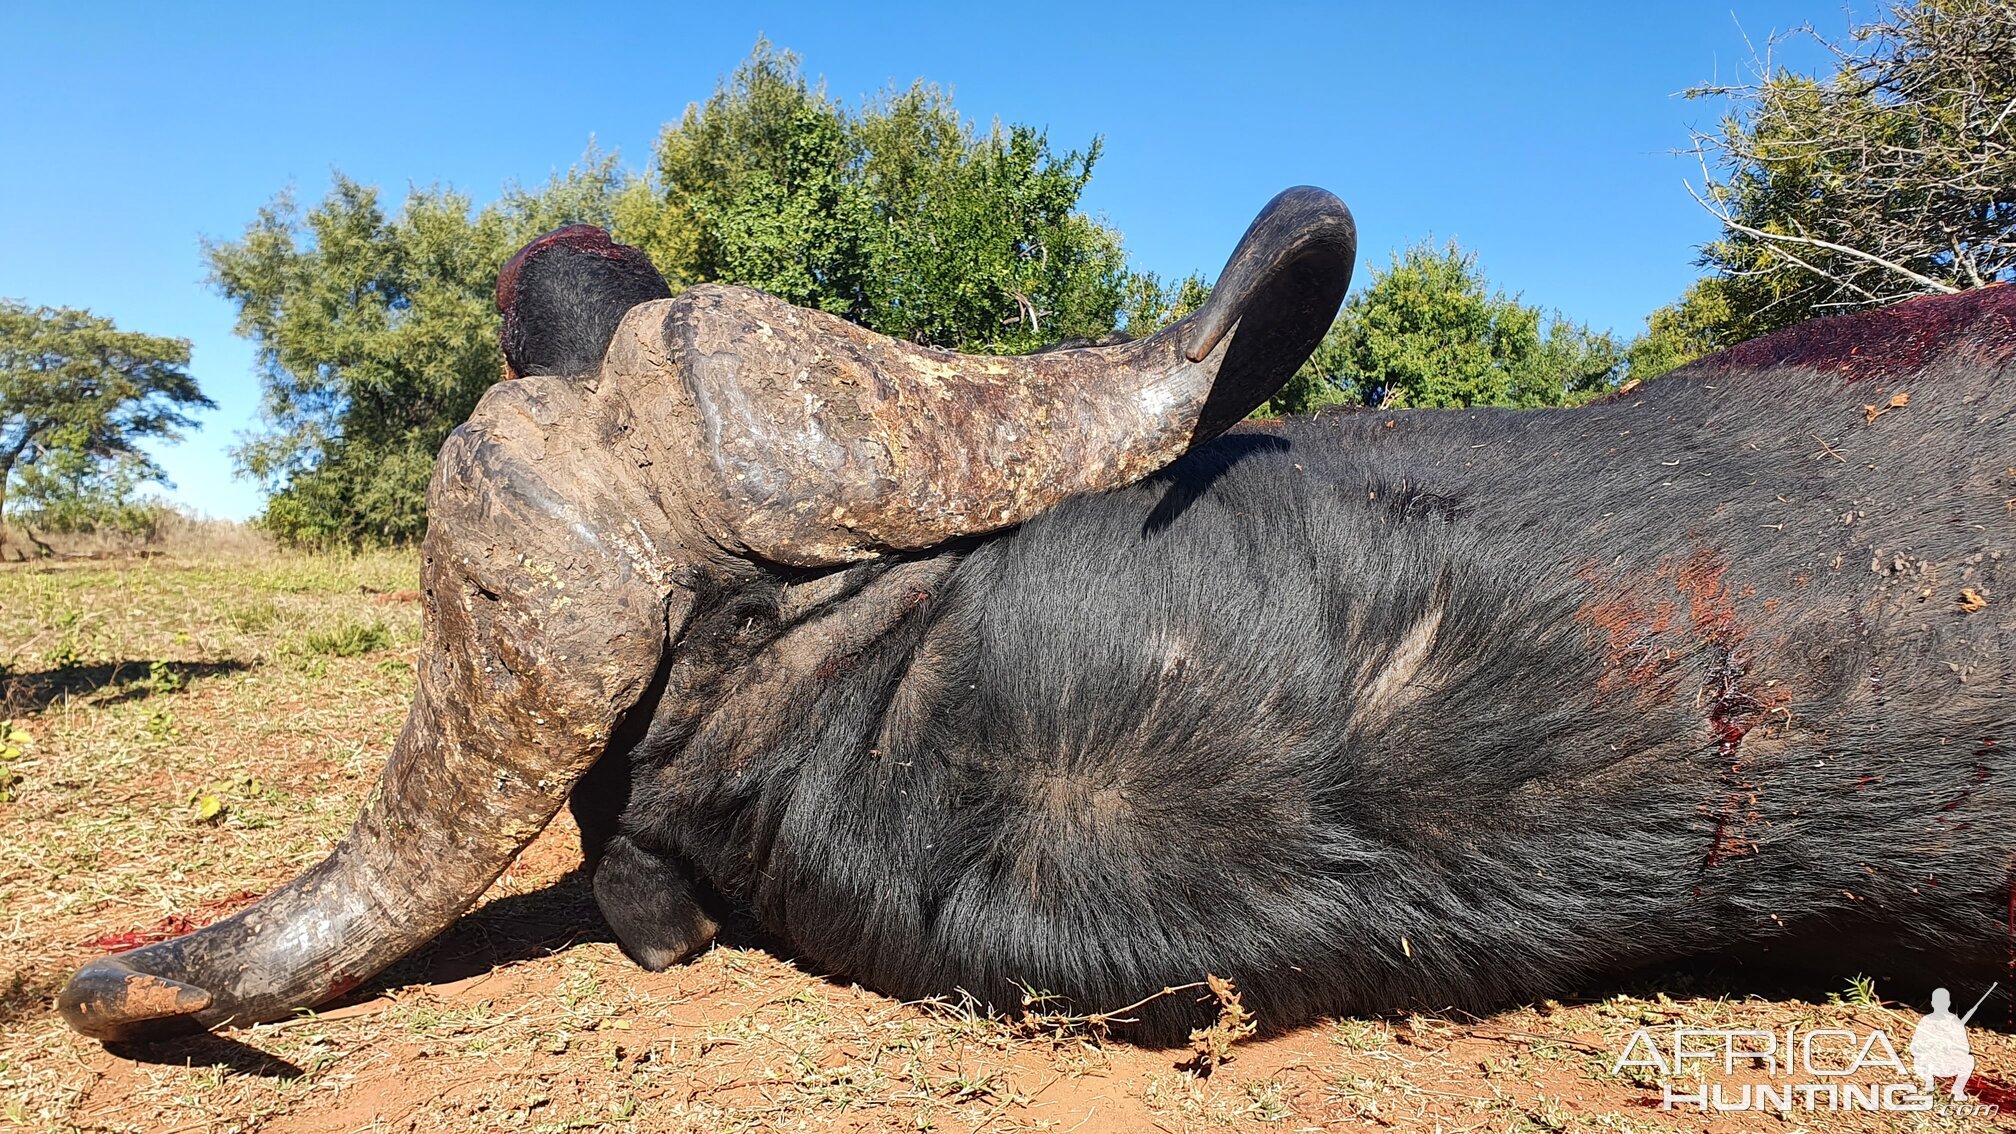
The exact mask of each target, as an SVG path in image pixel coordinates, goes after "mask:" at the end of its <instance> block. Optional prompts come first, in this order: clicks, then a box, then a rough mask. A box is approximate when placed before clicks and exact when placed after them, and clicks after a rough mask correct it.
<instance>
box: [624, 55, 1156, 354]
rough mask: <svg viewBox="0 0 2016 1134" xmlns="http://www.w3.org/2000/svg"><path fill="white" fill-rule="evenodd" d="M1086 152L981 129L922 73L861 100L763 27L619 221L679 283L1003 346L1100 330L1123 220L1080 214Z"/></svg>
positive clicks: (689, 114)
mask: <svg viewBox="0 0 2016 1134" xmlns="http://www.w3.org/2000/svg"><path fill="white" fill-rule="evenodd" d="M1098 158H1099V143H1098V141H1097V140H1096V139H1095V140H1094V141H1093V142H1092V144H1091V145H1090V146H1088V147H1087V148H1086V149H1085V150H1083V151H1076V150H1073V151H1069V152H1066V153H1063V154H1057V153H1054V152H1052V150H1051V148H1050V145H1049V141H1048V139H1047V138H1046V137H1045V135H1044V134H1042V133H1041V132H1040V131H1037V130H1035V129H1033V128H1030V127H1027V126H1008V127H1003V126H1000V125H998V124H997V125H996V126H995V127H994V128H992V129H991V130H989V131H987V132H985V133H982V132H980V131H978V130H976V129H975V128H974V126H973V125H972V124H971V123H970V122H968V121H966V120H965V119H964V118H962V117H961V116H960V115H959V112H958V110H957V109H956V108H955V107H954V106H953V104H952V101H951V99H950V97H949V96H948V95H946V94H945V92H944V91H942V90H940V89H939V88H937V87H934V86H931V85H929V84H925V83H917V84H914V85H912V86H911V87H909V88H908V89H906V90H901V91H892V92H888V93H885V94H884V95H883V96H882V97H881V98H879V99H877V100H874V101H872V102H870V103H869V104H868V105H866V106H864V107H862V108H861V109H860V110H858V111H850V110H848V109H847V108H846V107H844V106H842V105H840V104H839V103H837V102H835V101H833V100H832V99H830V98H828V97H827V95H826V93H825V91H824V90H823V89H820V88H817V87H814V86H812V85H811V84H810V83H808V82H807V81H806V79H805V77H804V75H803V73H802V72H801V71H800V69H799V63H798V57H797V56H795V55H793V54H791V53H789V52H784V51H778V50H775V49H774V48H772V47H771V46H770V45H769V44H768V43H765V42H761V41H759V42H758V43H757V45H756V49H755V51H754V53H752V54H751V56H750V57H749V58H748V60H746V61H745V62H744V63H743V64H742V66H741V67H740V68H738V69H737V70H736V72H735V74H734V76H733V78H732V79H731V80H729V81H728V82H725V83H724V84H722V86H721V87H720V88H718V89H717V90H716V91H715V92H714V94H713V96H712V97H711V98H709V99H708V100H707V102H706V103H705V104H702V105H694V106H691V107H688V108H687V111H686V114H685V116H684V117H683V118H682V119H681V120H680V121H679V122H678V123H677V124H674V125H668V126H667V127H666V128H665V130H664V133H663V134H662V135H661V136H660V138H659V141H658V147H657V159H658V161H657V168H656V171H655V174H654V175H653V177H652V178H651V180H650V182H649V189H648V190H647V191H645V192H643V193H639V192H636V191H635V190H633V191H632V192H631V193H630V194H628V195H626V196H625V198H624V200H623V202H622V205H621V206H620V207H619V209H618V220H619V225H618V231H619V234H620V235H622V236H623V237H624V238H625V239H627V240H631V241H632V242H634V243H636V244H638V246H639V247H642V248H643V249H644V250H645V251H646V252H647V253H649V254H650V255H651V257H652V260H653V261H654V262H655V263H657V264H658V265H659V267H660V270H661V271H664V272H665V273H666V277H667V278H668V279H669V280H671V281H672V283H673V285H674V286H675V287H677V286H679V285H681V284H684V283H698V282H702V281H710V280H718V281H724V282H730V283H741V284H747V285H749V286H752V287H758V288H761V289H763V290H764V291H768V292H770V293H772V294H774V295H777V296H780V297H782V298H784V299H786V300H789V301H790V302H792V303H796V304H799V305H801V306H805V307H815V308H819V309H821V310H824V311H830V312H832V313H834V314H836V315H842V316H845V317H846V318H848V319H851V320H853V321H855V322H857V323H860V324H862V325H864V326H867V327H870V328H873V329H874V330H877V331H880V332H882V333H883V334H886V335H893V336H896V337H899V338H905V339H909V340H911V341H914V342H920V343H927V344H930V345H933V346H942V347H947V348H951V349H957V350H966V351H978V352H989V353H1013V352H1018V351H1025V350H1030V349H1034V348H1037V347H1042V346H1048V345H1051V344H1054V343H1056V342H1058V341H1059V340H1061V339H1066V338H1074V337H1097V336H1099V335H1102V334H1104V333H1106V332H1109V331H1111V330H1112V329H1113V326H1114V322H1115V320H1116V318H1117V314H1118V310H1119V307H1120V303H1121V299H1122V291H1123V290H1124V288H1125V285H1126V259H1125V256H1124V254H1123V253H1122V251H1121V248H1120V239H1119V236H1118V234H1116V233H1114V232H1112V231H1111V230H1110V229H1107V228H1106V227H1104V226H1103V225H1100V224H1099V223H1098V222H1096V221H1094V220H1092V219H1091V218H1089V217H1086V216H1085V215H1083V214H1082V213H1079V212H1078V211H1077V204H1078V198H1079V196H1080V194H1081V193H1082V192H1083V191H1084V188H1085V185H1086V182H1087V181H1088V180H1090V178H1091V176H1092V168H1093V166H1094V165H1095V164H1096V163H1097V161H1098Z"/></svg>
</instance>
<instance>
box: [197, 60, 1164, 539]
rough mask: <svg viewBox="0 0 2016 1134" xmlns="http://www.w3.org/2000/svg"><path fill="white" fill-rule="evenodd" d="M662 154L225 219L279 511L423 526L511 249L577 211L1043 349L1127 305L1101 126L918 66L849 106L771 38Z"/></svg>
mask: <svg viewBox="0 0 2016 1134" xmlns="http://www.w3.org/2000/svg"><path fill="white" fill-rule="evenodd" d="M656 157H657V164H656V167H655V169H654V170H653V171H651V172H649V173H647V174H630V173H626V172H625V171H623V170H622V169H621V168H620V167H619V166H618V164H617V162H616V159H615V158H613V157H608V156H603V155H598V154H596V153H595V152H594V151H592V150H591V151H590V153H589V155H588V157H587V158H586V159H585V160H584V161H583V162H582V164H580V165H578V166H576V167H575V168H573V169H571V170H569V171H568V172H567V173H566V174H565V175H562V176H558V177H555V178H554V179H552V180H551V181H549V182H548V183H547V184H546V185H544V186H542V187H539V188H536V189H531V190H527V189H523V188H520V187H516V186H513V187H510V188H508V189H507V191H506V192H505V194H504V197H503V199H501V200H500V201H497V202H495V203H493V204H490V205H486V206H484V207H482V208H480V209H479V208H476V207H474V205H473V203H472V202H471V201H470V199H469V198H467V197H466V196H463V195H461V194H458V193H455V192H452V191H449V190H445V189H439V188H428V189H416V190H414V191H412V192H409V193H408V194H407V196H406V198H405V201H404V202H403V205H402V206H401V207H400V208H399V209H398V211H397V212H396V213H388V210H387V208H386V206H385V205H384V204H382V203H381V201H380V198H379V194H378V191H377V190H375V189H373V188H370V187H368V186H364V185H360V184H358V183H356V182H354V181H352V180H350V179H348V178H344V177H341V176H340V175H339V176H338V177H337V179H336V183H335V186H334V187H333V188H332V189H331V191H330V192H329V194H328V196H327V197H325V198H324V199H323V201H322V202H321V203H320V204H318V205H317V206H315V207H314V208H313V209H310V210H308V211H307V212H306V213H305V214H304V213H303V212H302V211H301V210H300V209H299V208H297V206H296V205H295V204H294V202H293V201H292V199H291V198H290V197H289V196H287V195H285V194H283V195H281V196H280V197H279V198H277V199H276V200H275V201H274V202H273V203H271V204H270V205H268V206H267V207H266V208H264V209H262V210H261V211H260V214H259V216H258V218H257V219H256V220H255V221H254V222H253V223H252V224H251V225H250V226H249V227H248V228H247V229H246V231H245V233H244V235H243V236H242V237H241V238H240V239H238V240H235V241H227V242H220V243H215V244H211V245H210V246H209V247H208V248H207V255H208V257H209V260H210V265H211V271H212V279H213V281H214V282H215V284H216V286H217V287H218V288H219V290H221V291H222V292H223V293H224V294H225V295H226V296H227V297H228V298H230V299H231V300H232V301H233V302H235V303H236V304H237V305H238V310H239V318H238V330H239V333H241V334H243V335H246V336H247V337H249V338H251V339H252V340H253V342H254V343H255V344H256V345H257V347H258V351H259V366H260V370H261V374H262V377H263V379H264V385H265V410H266V415H267V418H268V421H269V425H270V428H269V429H268V430H267V431H266V432H265V433H264V434H262V435H261V436H258V437H256V438H254V439H252V440H251V441H249V442H247V443H246V444H244V445H243V446H241V447H240V448H239V450H238V457H239V460H240V462H241V463H242V464H243V466H244V467H245V469H246V470H247V471H249V472H250V473H252V474H253V475H255V476H257V477H259V478H261V479H262V480H264V481H265V482H266V484H267V485H268V488H269V491H270V493H271V495H270V497H269V500H268V504H267V510H266V515H265V522H266V524H267V526H268V527H269V528H270V529H272V530H273V531H274V532H275V533H276V534H278V535H280V536H281V537H283V538H287V539H291V540H296V541H301V542H311V543H345V544H355V543H380V542H403V541H407V540H411V539H413V538H415V537H417V536H418V535H419V534H420V533H421V531H422V530H423V529H424V526H425V522H426V518H425V501H424V495H425V490H426V484H427V478H428V476H429V473H430V470H431V468H432V465H433V460H434V455H435V453H436V452H437V451H438V450H439V448H440V445H441V443H442V441H443V440H444V439H445V438H446V437H447V435H448V433H449V432H450V431H451V430H452V429H453V428H454V427H455V426H456V425H457V424H458V423H460V422H461V421H462V420H464V419H465V418H466V417H467V416H468V414H469V411H470V410H471V409H472V408H473V407H474V405H475V402H476V399H477V398H479V397H480V396H481V395H482V392H483V391H484V390H485V389H486V388H487V387H488V386H489V385H490V383H491V382H493V381H495V380H497V378H498V377H499V375H500V373H501V371H502V365H503V363H502V359H501V356H500V355H499V353H498V348H497V345H496V313H495V311H494V308H493V306H492V299H491V295H492V292H493V290H494V287H495V281H496V272H497V269H498V267H499V266H501V265H502V263H503V261H504V260H505V259H506V258H507V257H509V255H510V254H511V253H512V251H514V250H515V249H516V248H517V247H518V246H520V245H521V244H523V243H524V242H525V241H526V240H528V239H530V238H531V237H532V236H534V235H536V234H538V233H539V232H542V231H545V230H547V229H550V228H554V227H557V226H558V225H560V224H564V223H569V222H575V221H586V222H589V223H593V224H601V225H604V226H607V227H610V228H611V229H612V230H613V231H614V232H615V234H616V237H617V238H618V239H619V240H623V241H625V242H627V243H630V244H635V245H637V246H639V247H641V248H643V249H644V250H645V251H646V252H647V253H649V254H650V256H651V257H652V259H653V261H654V262H655V263H656V264H657V265H658V267H659V269H660V270H661V271H662V272H664V273H665V276H666V278H667V280H668V281H669V282H671V283H672V285H673V286H674V288H675V289H676V288H679V287H683V286H686V285H690V284H694V283H701V282H708V281H720V282H726V283H739V284H746V285H749V286H753V287H758V288H762V289H764V290H766V291H769V292H772V293H773V294H776V295H778V296H781V297H782V298H784V299H786V300H789V301H790V302H792V303H797V304H800V305H803V306H808V307H815V308H819V309H822V310H825V311H830V312H833V313H835V314H838V315H841V316H844V317H846V318H849V319H852V320H855V321H857V322H860V323H862V324H864V325H866V326H868V327H871V328H873V329H875V330H878V331H881V332H883V333H885V334H890V335H896V336H899V337H903V338H907V339H910V340H913V341H916V342H921V343H928V344H931V345H935V346H944V347H950V348H954V349H960V350H967V351H979V352H995V353H1007V352H1017V351H1025V350H1030V349H1035V348H1038V347H1042V346H1048V345H1051V344H1054V343H1057V342H1059V341H1062V340H1064V339H1067V338H1097V337H1099V336H1101V335H1104V334H1106V333H1108V332H1110V331H1111V330H1112V329H1113V327H1114V325H1115V322H1116V321H1117V320H1118V318H1119V317H1120V307H1121V303H1122V300H1123V296H1124V294H1125V293H1126V291H1127V288H1128V286H1129V277H1128V276H1127V274H1126V270H1125V257H1124V254H1123V253H1122V251H1121V248H1120V241H1119V237H1118V235H1117V234H1116V233H1114V232H1112V231H1111V230H1110V229H1108V228H1106V227H1104V226H1103V225H1101V224H1099V223H1098V222H1096V221H1094V220H1092V219H1091V218H1088V217H1086V216H1085V215H1083V214H1082V213H1080V212H1078V211H1077V202H1078V198H1079V195H1080V193H1081V192H1082V191H1083V189H1084V187H1085V184H1086V181H1087V179H1088V178H1089V177H1090V176H1091V173H1092V168H1093V165H1094V164H1095V163H1096V161H1097V159H1098V145H1097V142H1096V141H1095V142H1094V143H1093V144H1092V145H1091V146H1089V147H1088V148H1087V149H1086V150H1084V151H1082V152H1080V151H1071V152H1067V153H1063V154H1058V153H1054V152H1053V151H1052V150H1051V148H1050V146H1049V144H1048V142H1047V140H1046V139H1045V137H1044V135H1043V134H1042V133H1040V132H1038V131H1035V130H1032V129H1030V128H1028V127H1023V126H1011V127H998V126H997V127H995V128H993V129H991V130H989V131H987V132H984V133H983V132H981V131H978V130H976V129H975V128H974V127H973V126H972V124H971V123H969V122H967V121H966V120H965V119H963V118H961V117H960V116H959V114H958V112H957V111H956V109H955V108H954V107H953V105H952V103H951V100H950V99H949V98H948V97H947V96H946V95H945V94H944V93H943V92H942V91H940V90H938V89H937V88H935V87H931V86H928V85H925V84H918V85H915V86H912V87H910V88H909V89H907V90H902V91H896V92H892V93H889V94H886V95H884V96H883V97H882V98H880V99H878V100H875V101H873V102H871V103H869V104H868V105H866V106H864V107H862V108H860V109H859V110H850V109H848V108H847V107H844V106H842V105H841V104H839V103H838V102H836V101H834V100H832V99H830V98H828V97H827V96H826V94H825V92H824V91H823V89H820V88H817V87H815V86H813V85H812V84H810V83H808V82H807V81H806V80H805V78H804V76H803V74H802V73H801V72H800V70H799V67H798V60H797V58H796V57H795V56H793V55H790V54H789V53H786V52H780V51H776V50H774V49H772V48H771V47H770V46H769V45H768V44H767V43H763V42H759V43H758V44H757V46H756V49H755V51H754V52H753V53H752V55H751V56H750V57H749V59H748V60H746V61H745V62H744V63H743V64H742V65H741V67H740V68H738V69H737V70H736V72H735V73H734V75H733V76H732V78H730V79H729V80H727V81H725V82H724V83H723V84H722V85H721V87H720V88H719V89H718V90H716V91H715V93H714V95H713V96H712V97H711V98H709V99H708V100H707V101H706V102H705V103H704V104H698V105H695V106H692V107H689V108H688V109H687V111H686V113H685V115H684V117H683V118H681V120H680V121H679V122H677V123H675V124H671V125H668V126H667V127H666V128H665V130H664V133H663V135H662V136H661V137H660V139H659V142H658V145H657V152H656Z"/></svg>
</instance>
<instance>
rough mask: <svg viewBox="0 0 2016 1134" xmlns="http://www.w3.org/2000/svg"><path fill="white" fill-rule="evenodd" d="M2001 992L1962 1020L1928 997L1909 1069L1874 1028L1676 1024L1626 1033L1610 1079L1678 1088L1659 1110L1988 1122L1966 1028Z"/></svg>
mask: <svg viewBox="0 0 2016 1134" xmlns="http://www.w3.org/2000/svg"><path fill="white" fill-rule="evenodd" d="M1999 987H2001V985H2000V984H1999V983H1997V984H1991V985H1989V986H1988V991H1986V992H1984V993H1982V994H1981V997H1980V999H1978V1000H1976V1001H1975V1002H1974V1006H1973V1007H1972V1008H1969V1009H1968V1010H1967V1014H1966V1015H1964V1016H1956V1015H1954V1014H1953V996H1952V994H1951V993H1950V992H1948V991H1947V990H1946V989H1943V988H1941V989H1935V990H1934V991H1933V993H1932V1011H1930V1012H1929V1013H1926V1015H1925V1016H1924V1018H1923V1019H1921V1020H1919V1022H1918V1025H1917V1027H1916V1028H1914V1029H1913V1030H1912V1033H1911V1043H1910V1045H1909V1047H1908V1048H1906V1049H1905V1050H1906V1051H1907V1052H1908V1053H1909V1057H1910V1064H1909V1066H1906V1064H1905V1061H1904V1057H1903V1055H1901V1054H1900V1052H1899V1050H1898V1048H1897V1047H1896V1045H1895V1044H1893V1043H1892V1042H1891V1040H1890V1036H1889V1034H1888V1033H1886V1032H1884V1031H1883V1030H1882V1029H1880V1028H1875V1029H1869V1030H1866V1031H1864V1030H1860V1029H1850V1028H1810V1029H1804V1030H1802V1029H1800V1028H1799V1027H1797V1026H1791V1027H1787V1028H1784V1029H1782V1030H1780V1031H1769V1030H1765V1029H1757V1028H1690V1027H1686V1026H1684V1025H1676V1026H1675V1027H1674V1028H1673V1029H1672V1030H1671V1031H1670V1033H1665V1034H1655V1033H1654V1032H1653V1031H1651V1030H1650V1029H1647V1028H1640V1029H1638V1030H1637V1031H1636V1032H1633V1033H1632V1034H1631V1038H1630V1039H1629V1040H1628V1041H1626V1043H1625V1045H1624V1051H1623V1053H1622V1054H1621V1055H1619V1056H1618V1057H1617V1062H1616V1064H1615V1065H1614V1066H1613V1067H1612V1068H1611V1072H1612V1073H1613V1074H1615V1073H1621V1072H1622V1071H1623V1070H1624V1069H1625V1068H1643V1069H1645V1070H1646V1071H1651V1072H1655V1073H1657V1075H1658V1076H1659V1077H1660V1078H1661V1079H1664V1080H1676V1081H1677V1082H1672V1081H1669V1082H1666V1083H1663V1084H1662V1086H1661V1089H1662V1091H1663V1092H1664V1095H1665V1097H1664V1099H1663V1101H1662V1102H1661V1103H1660V1108H1661V1109H1663V1110H1676V1109H1689V1110H1698V1111H1700V1112H1702V1113H1704V1114H1705V1113H1709V1112H1717V1111H1719V1112H1730V1111H1777V1112H1779V1113H1780V1114H1789V1113H1790V1112H1792V1111H1795V1110H1803V1111H1807V1112H1836V1111H1858V1110H1860V1111H1918V1112H1925V1111H1936V1112H1937V1113H1939V1114H1942V1115H1956V1116H1964V1115H1987V1116H1994V1115H1996V1114H1998V1113H2000V1111H2001V1105H2000V1104H1999V1101H1996V1099H1995V1096H1994V1095H1993V1094H1990V1095H1989V1097H1988V1100H1975V1099H1972V1098H1970V1096H1969V1095H1968V1093H1967V1084H1968V1081H1969V1080H1970V1079H1972V1078H1973V1077H1974V1069H1975V1068H1974V1054H1973V1049H1972V1047H1971V1045H1970V1044H1969V1042H1968V1039H1967V1023H1968V1021H1970V1020H1972V1019H1973V1018H1974V1014H1975V1013H1976V1012H1978V1011H1980V1009H1981V1006H1982V1005H1983V1004H1985V1003H1987V1002H1988V998H1989V997H1990V996H1993V995H1994V994H1995V990H1996V989H1997V988H1999ZM1758 1073H1761V1074H1762V1076H1763V1078H1764V1080H1765V1081H1764V1082H1762V1083H1758V1082H1748V1081H1741V1082H1737V1081H1727V1080H1732V1079H1745V1080H1747V1079H1750V1078H1754V1077H1755V1076H1756V1075H1757V1074H1758ZM1944 1079H1951V1080H1952V1081H1953V1086H1952V1088H1951V1090H1950V1091H1947V1092H1944V1093H1942V1092H1941V1091H1940V1090H1939V1089H1938V1086H1937V1084H1938V1081H1939V1080H1944ZM1914 1080H1915V1081H1914Z"/></svg>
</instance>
